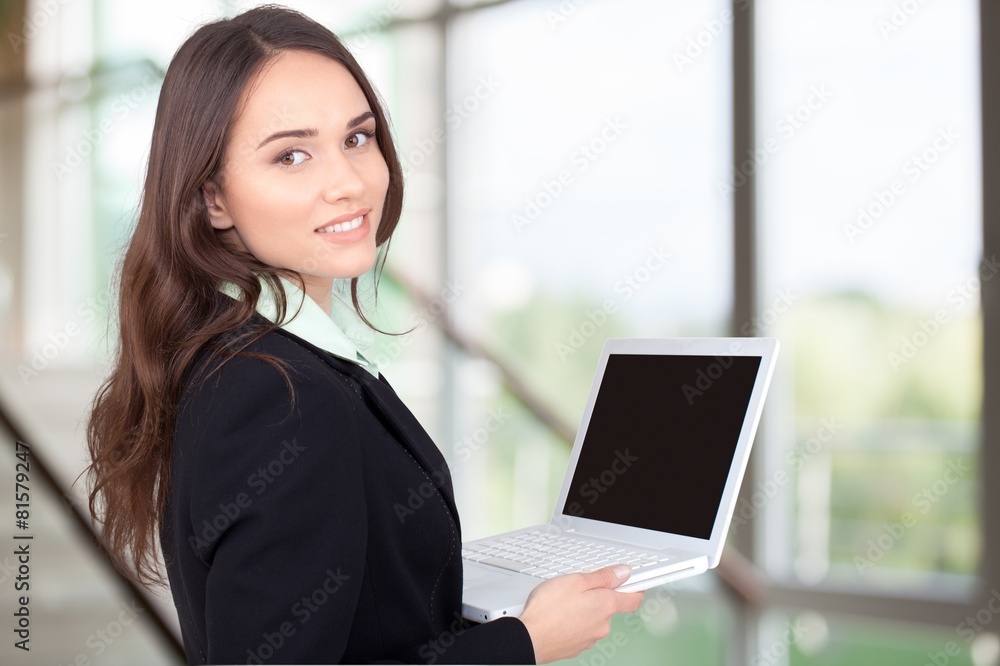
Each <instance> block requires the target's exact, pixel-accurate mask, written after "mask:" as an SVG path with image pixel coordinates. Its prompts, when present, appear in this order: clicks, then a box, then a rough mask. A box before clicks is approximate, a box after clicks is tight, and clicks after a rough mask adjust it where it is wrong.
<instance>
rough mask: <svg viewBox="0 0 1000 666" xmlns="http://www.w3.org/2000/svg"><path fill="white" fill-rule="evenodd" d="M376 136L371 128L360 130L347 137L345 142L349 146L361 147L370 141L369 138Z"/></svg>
mask: <svg viewBox="0 0 1000 666" xmlns="http://www.w3.org/2000/svg"><path fill="white" fill-rule="evenodd" d="M374 136H375V132H373V131H371V130H358V131H357V132H355V133H354V134H352V135H351V136H349V137H347V141H345V142H344V145H346V146H347V147H348V148H360V147H361V146H363V145H365V144H366V143H368V140H369V139H371V138H373V137H374Z"/></svg>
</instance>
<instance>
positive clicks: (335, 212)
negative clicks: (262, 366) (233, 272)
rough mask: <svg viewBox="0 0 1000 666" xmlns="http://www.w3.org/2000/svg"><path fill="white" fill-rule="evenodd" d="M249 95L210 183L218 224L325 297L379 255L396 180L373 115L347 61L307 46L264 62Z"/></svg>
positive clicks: (311, 291) (260, 256)
mask: <svg viewBox="0 0 1000 666" xmlns="http://www.w3.org/2000/svg"><path fill="white" fill-rule="evenodd" d="M244 100H245V104H244V106H243V108H242V111H241V112H240V114H239V116H238V117H237V118H236V121H235V123H234V125H233V128H232V133H231V136H230V138H229V142H228V145H227V146H226V149H225V154H224V162H223V167H222V169H221V174H220V175H221V177H220V178H218V179H217V182H212V183H208V184H206V186H205V188H204V189H205V199H206V203H207V204H208V209H209V216H210V218H211V220H212V226H214V227H215V228H217V229H225V230H228V231H227V233H229V234H231V235H232V237H233V238H232V239H233V240H234V241H235V242H236V243H237V245H239V246H241V247H243V248H245V249H246V250H248V251H249V252H250V253H251V254H253V255H254V256H255V257H257V259H259V260H260V261H262V262H264V263H266V264H268V265H270V266H274V267H275V268H285V269H291V270H294V271H298V272H299V273H300V274H301V275H302V278H303V280H304V281H305V287H306V292H307V293H308V294H309V295H311V296H313V298H314V299H316V300H317V302H319V303H320V304H321V305H323V300H321V299H322V298H323V297H325V298H326V300H327V303H328V302H329V291H330V287H331V286H332V284H333V280H334V279H335V278H353V277H357V276H358V275H361V274H362V273H364V272H365V271H367V270H369V269H370V268H371V267H372V265H373V263H374V262H375V232H376V230H377V229H378V225H379V222H380V220H381V217H382V204H383V202H384V200H385V194H386V189H387V188H388V186H389V170H388V168H387V167H386V163H385V159H384V158H383V157H382V153H381V151H380V150H379V146H378V144H377V143H376V140H375V116H374V115H373V114H372V112H371V108H370V107H369V105H368V100H367V99H365V96H364V93H363V92H362V91H361V88H360V87H359V86H358V84H357V82H356V81H355V80H354V77H352V76H351V74H350V72H348V71H347V69H345V68H344V66H343V65H341V64H340V63H338V62H336V61H334V60H331V59H330V58H327V57H325V56H322V55H319V54H316V53H310V52H305V51H290V52H286V53H283V54H281V55H279V56H278V57H277V58H276V59H275V60H273V61H271V62H270V63H268V64H267V65H265V66H264V69H263V70H262V71H261V73H260V74H259V75H258V76H257V77H256V78H255V79H252V80H251V82H250V83H249V85H248V86H247V90H246V92H244ZM327 307H328V306H327Z"/></svg>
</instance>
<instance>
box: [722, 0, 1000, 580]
mask: <svg viewBox="0 0 1000 666" xmlns="http://www.w3.org/2000/svg"><path fill="white" fill-rule="evenodd" d="M756 7H757V12H758V13H757V31H758V36H757V39H756V44H757V49H758V52H757V57H758V61H757V62H758V82H759V93H758V98H757V99H758V104H759V108H758V111H757V113H758V123H757V133H758V138H757V145H758V149H757V151H756V155H755V156H749V157H752V159H748V160H747V161H746V162H745V163H744V165H743V167H742V168H743V169H756V171H757V174H758V178H759V183H760V196H759V209H758V220H759V225H760V251H761V258H760V266H761V281H760V286H761V290H760V293H759V299H760V300H759V304H760V316H759V320H758V321H757V322H756V323H757V324H760V326H759V328H761V330H762V331H763V332H766V333H769V334H772V335H776V336H777V337H779V338H780V339H781V340H782V342H783V344H784V345H785V348H784V350H783V354H782V358H781V359H780V361H779V369H778V371H777V374H776V378H775V383H774V386H773V389H772V390H773V393H772V397H770V398H769V404H768V410H767V412H768V413H767V420H768V422H767V427H766V433H767V436H766V438H765V441H768V442H769V444H770V448H769V449H767V450H766V452H765V457H764V458H763V462H764V464H763V465H762V466H761V467H759V468H758V469H759V479H760V482H759V484H758V488H757V492H756V494H755V496H754V497H755V499H754V506H753V507H751V506H749V505H747V506H743V507H741V508H738V509H737V516H738V517H739V516H741V512H742V515H743V516H744V518H752V517H753V515H754V514H755V513H756V511H757V507H764V510H765V511H766V514H767V516H768V522H767V524H766V526H762V527H766V529H764V530H763V532H762V534H763V535H764V538H763V539H762V540H761V541H762V542H763V543H764V544H765V547H766V549H767V550H766V553H767V563H768V565H769V567H770V568H771V570H772V572H773V573H774V574H775V575H778V576H795V577H797V578H798V579H799V580H801V581H804V582H809V583H815V582H818V581H822V580H826V581H828V582H836V583H840V584H844V585H858V586H865V587H868V588H871V587H872V586H875V587H882V588H898V587H900V586H903V587H905V586H913V585H920V584H925V583H927V582H928V579H927V576H928V575H931V574H935V573H944V574H973V573H974V572H975V570H976V566H977V562H978V554H977V553H978V530H979V527H978V525H979V519H978V517H977V508H976V478H977V473H976V449H977V443H978V429H977V422H978V417H979V404H980V394H981V370H980V366H981V353H982V344H983V343H982V340H981V336H980V314H979V300H978V288H979V280H980V279H986V280H988V279H991V278H992V277H993V276H994V275H995V273H996V272H997V270H998V266H997V263H996V260H995V259H994V258H987V259H986V260H985V261H980V254H981V210H980V201H981V196H980V194H981V191H980V187H981V185H980V183H981V182H982V181H981V167H980V154H979V146H980V118H979V94H978V84H979V67H978V52H979V51H978V48H979V47H978V32H979V30H978V25H977V3H975V2H973V1H972V0H963V1H956V2H947V3H927V4H924V3H894V2H890V1H888V0H886V1H880V2H871V1H870V0H863V1H860V0H855V1H850V2H845V1H843V0H836V1H834V0H810V1H808V2H802V1H800V0H765V1H762V2H760V3H758V4H757V5H756ZM736 183H737V186H739V185H738V184H739V179H738V178H737V180H736ZM772 499H773V500H774V501H771V500H772ZM736 522H737V524H738V523H739V522H740V521H739V520H737V521H736ZM744 522H745V521H744ZM959 590H960V588H958V587H952V588H950V591H952V592H958V591H959Z"/></svg>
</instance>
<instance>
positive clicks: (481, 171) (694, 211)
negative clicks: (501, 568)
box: [446, 1, 732, 530]
mask: <svg viewBox="0 0 1000 666" xmlns="http://www.w3.org/2000/svg"><path fill="white" fill-rule="evenodd" d="M570 7H571V6H570V3H558V2H544V3H537V2H530V3H529V2H512V3H510V4H504V5H501V6H498V7H493V8H489V9H482V10H477V11H471V12H468V13H466V14H461V15H459V16H458V17H457V18H456V20H455V21H454V23H453V24H452V25H451V27H450V30H449V35H448V37H449V39H448V53H449V59H448V64H449V79H448V88H447V94H448V100H447V116H446V117H447V120H448V157H449V165H448V215H449V227H448V234H449V239H448V244H449V249H450V253H449V268H450V275H451V276H452V277H453V279H454V280H455V281H456V283H458V284H460V285H462V286H463V288H464V293H463V294H462V295H461V297H460V298H458V299H456V301H455V304H454V313H455V321H456V323H457V325H458V327H459V329H460V330H462V331H464V332H466V334H468V335H471V336H472V337H473V338H475V339H477V340H482V341H484V342H485V343H486V344H487V345H488V346H489V347H490V348H491V349H494V350H496V351H497V353H498V354H499V355H500V356H501V357H502V358H503V359H504V361H505V363H507V364H509V365H510V367H512V368H513V369H514V370H515V371H516V372H517V373H518V374H519V375H520V376H522V377H523V378H524V379H525V381H526V382H527V385H528V386H529V387H530V388H531V389H532V390H533V391H534V393H536V394H537V395H539V396H541V398H542V400H543V401H544V402H545V403H547V404H549V405H551V406H552V407H553V409H554V411H555V413H556V414H557V415H558V416H559V417H560V418H561V419H562V420H564V421H565V422H566V423H567V424H568V428H569V430H570V431H571V432H572V431H573V430H575V426H576V422H577V420H578V419H579V417H580V415H581V413H582V411H583V405H584V401H585V398H586V395H587V392H588V389H589V386H590V381H591V378H592V377H593V373H594V368H595V364H596V360H597V356H598V354H599V352H600V349H601V346H602V344H603V342H604V339H605V338H608V337H623V336H665V335H693V334H719V333H722V332H724V331H725V327H726V325H727V319H728V315H729V311H730V298H731V296H730V280H731V275H732V273H731V266H730V265H731V251H730V244H731V235H730V206H729V203H728V202H727V201H723V200H720V198H719V197H718V196H717V195H716V191H715V176H716V175H717V174H718V173H721V172H724V171H725V167H726V165H727V163H728V159H729V151H730V146H731V142H730V124H731V116H730V110H729V109H730V87H731V80H730V53H731V51H730V42H731V31H730V25H731V17H729V20H728V21H727V20H725V17H726V16H727V14H726V12H725V7H726V4H725V3H723V2H712V3H707V4H706V3H704V2H686V3H685V2H680V3H660V2H640V1H631V2H614V3H612V2H590V3H586V4H583V5H573V6H572V11H570ZM706 26H711V30H710V29H709V27H706ZM713 31H714V32H713ZM702 33H704V34H702ZM689 39H691V40H695V39H702V40H703V41H705V43H706V45H705V46H703V47H699V48H700V49H701V50H700V52H699V53H697V54H695V53H694V52H693V51H692V56H693V57H694V59H693V60H691V61H690V62H686V61H684V60H683V58H684V57H686V56H683V54H684V52H685V49H686V48H687V44H688V40H689ZM515 42H516V47H515ZM595 45H599V48H595ZM678 54H681V58H680V59H679V58H678ZM695 56H696V57H695ZM456 363H457V364H459V366H461V365H462V364H463V363H465V361H464V360H463V359H461V358H459V359H457V360H456ZM456 373H457V376H459V377H466V376H467V375H468V376H477V377H478V376H479V375H480V373H478V371H476V370H474V369H470V370H469V371H468V372H466V370H465V369H463V368H461V367H459V368H458V369H457V371H456ZM463 381H464V380H463V379H459V380H457V383H456V388H455V394H456V402H455V406H454V413H455V414H456V415H458V416H457V417H456V418H457V419H458V421H457V423H456V426H455V433H456V437H462V436H465V435H466V434H468V433H470V432H474V431H475V429H476V428H477V427H481V426H482V424H483V423H484V419H485V418H487V416H488V415H489V413H490V412H491V410H494V411H495V410H498V409H501V408H502V407H504V406H505V404H506V403H505V402H504V400H505V398H504V397H503V395H502V393H498V392H497V391H496V390H495V389H491V390H490V391H485V392H482V391H474V390H471V389H466V387H465V384H463V383H462V382H463ZM476 381H479V380H478V379H477V380H476ZM485 381H491V380H485ZM492 381H494V382H495V380H492ZM560 449H561V450H562V452H559V450H560ZM566 451H567V443H565V442H560V441H559V439H558V438H554V435H552V433H551V432H549V431H548V430H547V429H545V428H542V427H539V426H538V425H537V424H535V425H530V424H523V423H522V421H521V417H520V416H518V415H517V414H514V413H512V416H511V418H510V420H509V421H507V422H506V424H505V425H504V426H503V427H502V428H500V429H499V430H498V431H497V432H496V433H493V434H492V435H491V440H490V445H489V446H488V447H487V446H484V447H482V448H481V450H480V451H478V452H477V453H476V455H475V456H473V457H470V459H469V460H468V461H467V462H466V463H465V465H466V466H467V467H466V468H464V469H469V470H472V469H473V468H475V469H476V472H475V473H474V474H471V473H470V474H469V476H467V477H466V478H465V479H463V484H466V485H464V486H463V487H462V488H460V489H459V492H460V498H461V501H462V502H463V503H464V502H469V503H470V504H473V505H475V504H476V503H477V502H478V503H480V504H481V503H485V502H495V503H496V504H497V505H498V507H499V508H497V509H495V510H486V509H485V508H484V509H483V511H484V515H487V514H488V515H491V516H495V517H496V518H497V520H498V522H496V523H491V524H490V525H487V526H485V528H484V529H487V530H488V529H500V528H510V527H513V526H520V525H524V524H530V523H532V522H535V523H537V522H541V521H545V520H547V519H548V517H549V516H550V512H551V509H552V504H551V500H550V499H549V498H554V496H555V494H556V493H557V492H558V489H559V485H560V482H561V477H562V473H563V471H564V469H565V458H566V455H567V454H566ZM512 465H513V468H514V469H520V470H524V473H523V474H521V475H515V478H516V479H517V483H524V484H530V487H528V486H527V485H526V487H525V488H523V489H518V491H517V492H515V493H514V496H520V495H521V494H522V490H523V491H524V492H530V493H531V497H533V498H535V500H536V501H534V503H533V504H532V506H530V507H522V508H521V509H518V508H516V507H515V506H512V505H510V504H508V505H506V506H503V505H502V504H501V503H502V502H506V501H508V500H507V499H506V498H507V497H508V496H509V495H508V494H507V493H497V494H490V495H489V497H490V499H488V500H487V499H482V495H483V494H482V493H477V492H476V491H477V488H479V487H482V486H483V485H486V484H489V485H490V487H493V484H495V483H509V481H507V480H506V479H505V478H504V475H506V474H508V470H510V469H511V466H512ZM529 470H533V472H529ZM540 470H551V472H544V473H543V472H542V471H540ZM493 476H496V477H498V478H500V479H501V480H500V481H493V480H492V479H493ZM546 478H548V479H550V481H549V483H550V485H549V487H548V489H547V490H545V489H544V487H543V485H540V484H544V479H546ZM542 498H546V499H545V501H542ZM479 527H480V525H476V529H478V528H479Z"/></svg>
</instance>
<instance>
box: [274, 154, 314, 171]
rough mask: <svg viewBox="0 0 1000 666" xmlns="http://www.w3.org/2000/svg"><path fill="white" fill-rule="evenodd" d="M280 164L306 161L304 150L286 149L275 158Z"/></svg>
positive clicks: (294, 163)
mask: <svg viewBox="0 0 1000 666" xmlns="http://www.w3.org/2000/svg"><path fill="white" fill-rule="evenodd" d="M275 161H276V162H277V163H278V164H280V165H281V166H289V167H290V166H298V165H300V164H302V163H303V162H305V161H306V153H305V151H304V150H286V151H285V152H283V153H281V154H280V155H278V158H277V159H276V160H275Z"/></svg>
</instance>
